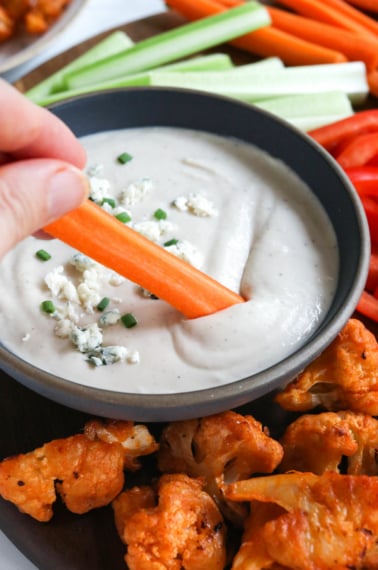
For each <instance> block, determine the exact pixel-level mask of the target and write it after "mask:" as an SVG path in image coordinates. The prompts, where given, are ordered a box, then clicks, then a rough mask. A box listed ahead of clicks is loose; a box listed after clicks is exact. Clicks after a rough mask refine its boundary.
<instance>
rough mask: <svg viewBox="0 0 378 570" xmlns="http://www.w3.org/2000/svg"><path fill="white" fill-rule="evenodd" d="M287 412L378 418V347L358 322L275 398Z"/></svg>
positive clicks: (348, 328) (342, 333) (352, 320)
mask: <svg viewBox="0 0 378 570" xmlns="http://www.w3.org/2000/svg"><path fill="white" fill-rule="evenodd" d="M276 401H277V402H278V403H279V404H280V405H281V406H282V407H283V408H284V409H285V410H293V411H300V412H303V411H306V410H311V409H313V408H315V407H317V406H323V407H324V408H326V409H327V410H329V411H337V410H343V409H344V410H346V409H349V410H352V411H354V412H360V413H363V414H369V415H371V416H375V415H378V343H377V341H376V339H375V336H374V335H373V333H371V332H370V331H369V330H368V329H367V328H366V327H365V325H364V324H363V323H362V322H360V321H359V320H357V319H350V320H349V321H348V323H347V324H346V325H345V327H344V328H343V330H342V331H341V332H340V334H339V335H338V336H337V338H336V339H335V340H334V341H333V342H332V343H331V344H330V346H329V347H328V348H327V349H326V350H325V351H324V352H323V353H322V354H321V355H320V356H319V357H318V358H316V359H315V360H314V361H313V362H312V363H311V364H310V365H309V366H308V367H307V368H306V369H305V370H304V372H302V373H301V374H300V375H299V376H298V377H297V378H296V379H295V380H294V381H293V382H291V383H290V384H289V385H288V386H287V387H286V388H285V389H284V390H283V391H282V392H281V393H279V394H278V395H277V396H276Z"/></svg>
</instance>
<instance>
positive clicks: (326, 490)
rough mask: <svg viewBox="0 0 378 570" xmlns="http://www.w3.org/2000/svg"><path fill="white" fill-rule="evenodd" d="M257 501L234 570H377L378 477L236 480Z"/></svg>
mask: <svg viewBox="0 0 378 570" xmlns="http://www.w3.org/2000/svg"><path fill="white" fill-rule="evenodd" d="M226 496H227V497H228V498H229V499H232V500H237V501H246V500H248V501H251V513H250V515H249V518H248V520H247V522H246V527H245V532H244V535H243V538H242V544H241V548H240V550H239V552H238V553H237V554H236V556H235V558H234V561H233V565H232V570H263V569H264V570H273V569H274V570H277V569H278V568H284V569H285V570H289V569H293V570H320V569H322V570H335V569H337V570H351V569H352V568H353V570H376V568H378V550H377V541H378V517H377V509H378V477H369V476H366V475H340V474H338V473H332V472H328V473H325V474H323V475H315V474H313V473H298V472H292V473H287V474H284V475H272V476H269V477H257V478H254V479H249V480H247V481H239V482H236V483H231V484H230V485H229V486H228V487H227V489H226Z"/></svg>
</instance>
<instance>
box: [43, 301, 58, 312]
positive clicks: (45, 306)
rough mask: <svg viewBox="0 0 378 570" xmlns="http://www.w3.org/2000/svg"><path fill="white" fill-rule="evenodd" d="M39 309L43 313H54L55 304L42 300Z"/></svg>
mask: <svg viewBox="0 0 378 570" xmlns="http://www.w3.org/2000/svg"><path fill="white" fill-rule="evenodd" d="M41 309H42V311H43V312H44V313H48V314H49V315H51V314H52V313H55V305H54V303H53V302H52V301H42V303H41Z"/></svg>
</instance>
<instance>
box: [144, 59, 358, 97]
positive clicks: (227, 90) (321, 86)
mask: <svg viewBox="0 0 378 570" xmlns="http://www.w3.org/2000/svg"><path fill="white" fill-rule="evenodd" d="M238 69H240V68H238ZM231 73H234V72H233V71H230V72H224V73H211V72H209V73H206V75H205V74H202V73H195V72H191V73H180V72H177V73H169V72H159V73H157V72H155V73H154V74H151V85H154V86H169V87H184V88H185V87H186V88H191V89H198V90H203V91H209V92H213V93H219V94H222V95H228V96H230V97H236V98H238V99H242V100H244V101H247V102H255V101H259V100H262V99H268V98H272V97H278V96H283V95H295V94H304V93H312V92H313V91H316V92H318V93H322V92H323V93H324V92H329V91H343V92H344V93H346V94H347V95H348V97H349V98H350V100H351V101H352V103H356V104H359V103H362V102H363V101H364V100H365V99H366V97H367V95H368V93H369V88H368V85H367V81H366V68H365V65H364V64H363V63H362V62H359V61H352V62H346V63H333V64H321V65H306V66H297V67H286V68H283V69H269V68H268V69H258V68H257V69H255V71H253V70H252V71H250V72H249V73H244V74H243V73H241V72H240V71H239V72H238V73H234V75H233V77H232V81H230V76H229V74H231Z"/></svg>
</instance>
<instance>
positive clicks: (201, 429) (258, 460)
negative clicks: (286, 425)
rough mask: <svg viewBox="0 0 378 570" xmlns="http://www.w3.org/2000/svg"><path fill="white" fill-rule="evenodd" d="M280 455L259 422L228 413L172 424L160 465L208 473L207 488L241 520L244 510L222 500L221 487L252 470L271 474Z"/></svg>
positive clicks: (234, 518) (225, 511)
mask: <svg viewBox="0 0 378 570" xmlns="http://www.w3.org/2000/svg"><path fill="white" fill-rule="evenodd" d="M282 455H283V451H282V447H281V445H280V444H279V443H278V442H277V441H275V440H273V439H272V438H270V437H269V435H268V432H267V431H266V430H264V429H263V427H262V425H261V423H260V422H258V421H257V420H255V419H254V418H253V417H252V416H242V415H240V414H238V413H236V412H232V411H229V412H223V413H220V414H216V415H213V416H208V417H204V418H201V419H194V420H184V421H181V422H173V423H171V424H169V425H168V426H167V427H166V428H165V429H164V431H163V433H162V437H161V440H160V450H159V452H158V466H159V469H160V470H161V471H163V472H171V473H172V472H173V473H186V474H187V475H190V476H191V477H204V479H205V481H206V484H205V489H206V491H207V492H208V493H210V495H211V496H212V497H213V498H214V499H215V501H216V502H217V504H218V505H219V507H220V508H221V510H222V512H223V514H224V516H226V518H229V519H231V520H232V521H233V522H234V523H235V524H241V519H242V518H244V516H245V515H246V512H245V510H244V509H240V508H238V507H239V506H237V505H231V506H230V505H229V504H228V503H227V502H226V501H225V500H224V497H223V493H222V486H223V485H224V484H225V483H230V482H231V481H237V480H239V479H245V478H246V477H250V476H251V475H252V474H253V473H271V472H272V471H273V470H274V469H275V468H276V466H277V465H278V464H279V463H280V461H281V459H282Z"/></svg>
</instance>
